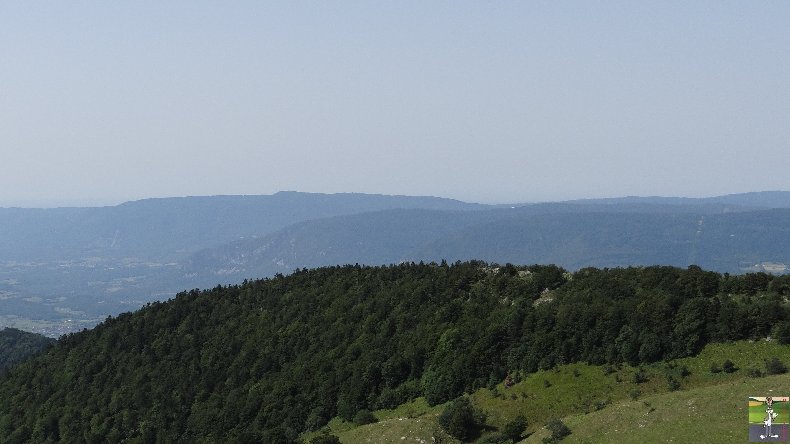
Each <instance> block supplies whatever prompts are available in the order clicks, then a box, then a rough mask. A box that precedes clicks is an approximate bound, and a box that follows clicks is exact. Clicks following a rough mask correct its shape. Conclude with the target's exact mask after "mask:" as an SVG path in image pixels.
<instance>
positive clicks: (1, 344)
mask: <svg viewBox="0 0 790 444" xmlns="http://www.w3.org/2000/svg"><path fill="white" fill-rule="evenodd" d="M54 342H55V340H54V339H51V338H47V337H46V336H42V335H38V334H35V333H28V332H26V331H22V330H18V329H16V328H4V329H3V330H0V372H2V371H3V370H5V369H6V368H8V367H10V366H12V365H14V364H17V363H19V362H22V361H24V360H25V359H27V358H28V357H29V356H31V355H34V354H36V353H38V352H40V351H42V350H44V349H46V348H47V346H49V345H52V344H53V343H54Z"/></svg>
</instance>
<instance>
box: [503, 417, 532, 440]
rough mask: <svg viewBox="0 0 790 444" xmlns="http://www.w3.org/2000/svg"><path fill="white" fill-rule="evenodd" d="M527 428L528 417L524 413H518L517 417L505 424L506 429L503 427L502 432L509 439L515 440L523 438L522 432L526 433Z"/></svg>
mask: <svg viewBox="0 0 790 444" xmlns="http://www.w3.org/2000/svg"><path fill="white" fill-rule="evenodd" d="M526 429H527V418H525V417H524V415H518V416H516V418H515V419H514V420H512V421H510V422H509V423H507V424H505V427H504V429H502V434H503V435H504V436H505V438H507V439H512V440H513V442H516V441H520V440H521V434H522V433H524V430H526Z"/></svg>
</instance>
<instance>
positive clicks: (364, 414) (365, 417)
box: [354, 409, 378, 425]
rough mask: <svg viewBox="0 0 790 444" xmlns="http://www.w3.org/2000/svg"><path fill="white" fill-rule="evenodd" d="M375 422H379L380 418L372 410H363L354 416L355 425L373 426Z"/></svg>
mask: <svg viewBox="0 0 790 444" xmlns="http://www.w3.org/2000/svg"><path fill="white" fill-rule="evenodd" d="M374 422H378V418H376V416H375V415H374V414H373V413H371V412H370V410H367V409H362V410H360V411H358V412H357V414H356V415H354V424H356V425H365V424H373V423H374Z"/></svg>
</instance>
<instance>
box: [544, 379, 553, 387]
mask: <svg viewBox="0 0 790 444" xmlns="http://www.w3.org/2000/svg"><path fill="white" fill-rule="evenodd" d="M543 387H546V388H549V387H551V383H550V382H549V380H548V379H544V380H543Z"/></svg>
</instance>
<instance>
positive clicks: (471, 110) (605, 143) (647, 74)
mask: <svg viewBox="0 0 790 444" xmlns="http://www.w3.org/2000/svg"><path fill="white" fill-rule="evenodd" d="M789 22H790V2H784V1H776V2H770V1H766V2H727V1H715V2H708V1H695V2H671V1H668V2H634V1H622V2H617V1H601V2H592V1H585V2H554V1H547V2H532V1H530V2H479V1H475V2H461V1H453V2H422V1H421V2H408V1H406V2H400V1H399V2H354V1H347V2H277V3H274V2H258V1H250V2H245V1H237V2H201V1H189V2H186V1H184V2H158V1H134V2H131V1H130V2H121V1H118V2H99V1H75V2H56V1H49V2H43V1H42V2H39V1H30V2H28V1H19V2H2V3H0V57H1V59H0V142H1V143H2V148H0V156H1V157H0V205H3V204H14V203H17V204H18V203H35V202H40V203H42V204H44V203H52V204H58V203H70V204H74V203H80V202H84V203H95V202H105V203H112V202H120V201H123V200H128V199H137V198H143V197H158V196H181V195H210V194H269V193H273V192H276V191H278V190H297V191H313V192H351V191H354V192H367V193H385V194H413V195H438V196H445V197H453V198H458V199H462V200H467V201H480V202H525V201H545V200H558V199H570V198H583V197H604V196H622V195H682V196H710V195H718V194H727V193H735V192H743V191H754V190H769V189H770V190H776V189H784V190H788V189H790V174H788V173H787V167H788V166H789V165H790V82H788V79H790V31H788V29H790V27H788V26H787V24H788V23H789Z"/></svg>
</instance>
